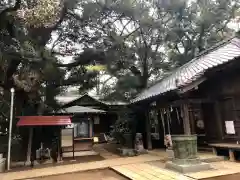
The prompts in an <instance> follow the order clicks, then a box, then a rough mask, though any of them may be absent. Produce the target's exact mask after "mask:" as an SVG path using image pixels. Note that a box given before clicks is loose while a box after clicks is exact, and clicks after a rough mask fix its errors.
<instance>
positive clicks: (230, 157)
mask: <svg viewBox="0 0 240 180" xmlns="http://www.w3.org/2000/svg"><path fill="white" fill-rule="evenodd" d="M229 161H231V162H236V159H235V154H234V151H233V150H232V149H229Z"/></svg>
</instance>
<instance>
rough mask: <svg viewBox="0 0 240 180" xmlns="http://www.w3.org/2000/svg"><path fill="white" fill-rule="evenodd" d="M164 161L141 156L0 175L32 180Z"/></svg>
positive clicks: (0, 176) (7, 179) (3, 178)
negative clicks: (31, 179)
mask: <svg viewBox="0 0 240 180" xmlns="http://www.w3.org/2000/svg"><path fill="white" fill-rule="evenodd" d="M159 160H162V158H161V157H160V156H155V155H149V154H146V155H141V156H135V157H127V158H116V159H107V160H103V161H95V162H88V163H81V164H69V165H62V166H55V167H47V168H41V169H31V170H25V171H18V172H9V173H3V174H0V180H14V179H30V178H35V177H41V176H51V175H59V174H66V173H73V172H81V171H87V170H94V169H105V168H109V167H112V166H120V165H126V164H140V163H143V162H149V161H159Z"/></svg>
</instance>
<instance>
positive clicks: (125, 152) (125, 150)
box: [117, 148, 137, 157]
mask: <svg viewBox="0 0 240 180" xmlns="http://www.w3.org/2000/svg"><path fill="white" fill-rule="evenodd" d="M117 150H118V152H119V154H120V155H121V156H130V157H131V156H136V155H137V152H136V150H135V149H130V148H118V149H117Z"/></svg>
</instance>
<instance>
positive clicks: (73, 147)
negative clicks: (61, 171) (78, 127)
mask: <svg viewBox="0 0 240 180" xmlns="http://www.w3.org/2000/svg"><path fill="white" fill-rule="evenodd" d="M72 141H73V142H72V149H73V160H75V145H74V126H73V129H72Z"/></svg>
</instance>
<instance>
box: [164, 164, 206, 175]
mask: <svg viewBox="0 0 240 180" xmlns="http://www.w3.org/2000/svg"><path fill="white" fill-rule="evenodd" d="M165 167H166V168H167V169H171V170H175V171H177V172H180V173H184V174H185V173H191V172H199V171H206V170H210V169H211V166H210V164H208V163H203V162H200V163H197V164H176V163H174V162H172V161H169V162H167V163H166V165H165Z"/></svg>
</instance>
